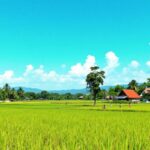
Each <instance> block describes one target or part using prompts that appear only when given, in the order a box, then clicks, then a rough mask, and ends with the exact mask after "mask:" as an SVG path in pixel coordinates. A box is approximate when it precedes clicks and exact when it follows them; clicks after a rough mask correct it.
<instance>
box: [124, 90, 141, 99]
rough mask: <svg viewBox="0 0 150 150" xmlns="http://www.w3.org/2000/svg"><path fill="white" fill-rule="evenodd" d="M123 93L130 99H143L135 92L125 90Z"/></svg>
mask: <svg viewBox="0 0 150 150" xmlns="http://www.w3.org/2000/svg"><path fill="white" fill-rule="evenodd" d="M123 92H124V93H125V95H126V96H127V97H128V98H129V99H140V98H141V96H140V95H139V94H138V93H136V92H135V91H134V90H123Z"/></svg>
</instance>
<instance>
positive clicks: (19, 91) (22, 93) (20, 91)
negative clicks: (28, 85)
mask: <svg viewBox="0 0 150 150" xmlns="http://www.w3.org/2000/svg"><path fill="white" fill-rule="evenodd" d="M17 94H18V96H19V99H21V100H23V99H24V97H25V95H24V94H25V92H24V90H23V88H22V87H19V89H18V90H17Z"/></svg>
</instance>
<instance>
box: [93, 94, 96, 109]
mask: <svg viewBox="0 0 150 150" xmlns="http://www.w3.org/2000/svg"><path fill="white" fill-rule="evenodd" d="M93 100H94V106H96V94H94V96H93Z"/></svg>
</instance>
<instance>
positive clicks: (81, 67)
mask: <svg viewBox="0 0 150 150" xmlns="http://www.w3.org/2000/svg"><path fill="white" fill-rule="evenodd" d="M95 65H96V60H95V57H94V56H92V55H89V56H87V59H86V61H85V63H84V64H81V63H77V64H76V65H74V66H72V67H71V70H70V71H69V74H70V75H73V76H78V77H83V76H86V75H87V74H88V73H89V72H90V68H91V67H92V66H95Z"/></svg>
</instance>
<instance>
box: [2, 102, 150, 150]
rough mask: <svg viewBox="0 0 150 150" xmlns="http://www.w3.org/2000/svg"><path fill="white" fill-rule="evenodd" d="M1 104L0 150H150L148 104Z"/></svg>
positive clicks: (149, 106)
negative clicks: (104, 108) (104, 106)
mask: <svg viewBox="0 0 150 150" xmlns="http://www.w3.org/2000/svg"><path fill="white" fill-rule="evenodd" d="M92 103H93V102H91V101H44V102H41V101H34V102H15V103H8V104H6V103H1V104H0V150H51V149H52V150H149V149H150V104H132V105H131V107H129V106H128V104H122V105H121V106H120V104H118V103H111V102H110V103H105V105H106V110H103V105H104V102H98V104H97V106H96V107H94V106H92Z"/></svg>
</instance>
